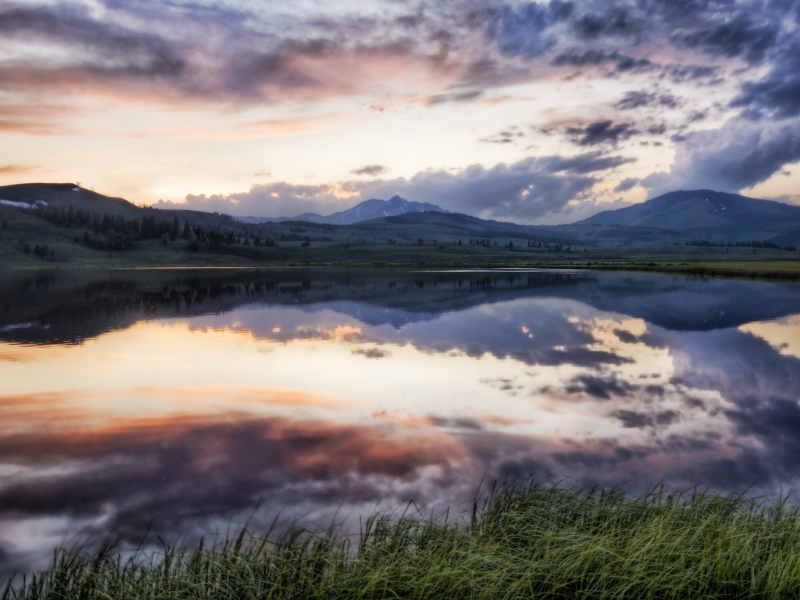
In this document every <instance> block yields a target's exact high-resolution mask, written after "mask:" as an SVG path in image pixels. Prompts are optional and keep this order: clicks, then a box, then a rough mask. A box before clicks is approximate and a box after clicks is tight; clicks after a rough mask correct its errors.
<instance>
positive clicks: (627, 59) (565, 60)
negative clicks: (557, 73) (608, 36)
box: [550, 48, 655, 71]
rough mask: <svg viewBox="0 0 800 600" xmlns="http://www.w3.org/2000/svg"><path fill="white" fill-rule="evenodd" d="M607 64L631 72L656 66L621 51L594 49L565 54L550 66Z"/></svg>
mask: <svg viewBox="0 0 800 600" xmlns="http://www.w3.org/2000/svg"><path fill="white" fill-rule="evenodd" d="M607 62H616V63H617V64H616V67H615V68H616V69H617V71H631V70H634V69H636V70H647V69H650V68H654V67H655V65H654V64H653V63H652V62H651V61H650V60H649V59H646V58H633V57H632V56H628V55H627V54H623V53H621V52H620V51H619V50H612V51H606V50H597V49H594V48H590V49H588V50H569V51H567V52H563V53H561V54H558V55H557V56H556V57H555V58H553V60H552V61H551V62H550V64H551V65H553V66H556V67H562V66H572V67H585V66H597V65H602V64H605V63H607Z"/></svg>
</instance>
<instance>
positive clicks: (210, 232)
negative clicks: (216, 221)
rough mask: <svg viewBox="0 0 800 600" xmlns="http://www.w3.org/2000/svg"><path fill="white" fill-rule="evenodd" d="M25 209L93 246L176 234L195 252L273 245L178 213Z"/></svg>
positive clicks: (128, 244) (127, 245) (127, 246)
mask: <svg viewBox="0 0 800 600" xmlns="http://www.w3.org/2000/svg"><path fill="white" fill-rule="evenodd" d="M26 212H28V213H29V214H32V215H35V216H37V217H41V218H42V219H44V220H46V221H48V222H50V223H52V224H53V225H55V226H56V227H61V228H65V229H83V230H84V233H83V236H76V237H75V241H76V242H77V243H83V244H85V245H86V246H87V247H89V248H92V249H93V250H123V251H124V250H133V249H134V248H135V247H136V242H137V241H139V240H157V239H160V240H162V241H163V242H164V243H167V242H169V241H172V242H174V241H175V240H177V239H178V238H181V239H183V240H186V241H188V242H189V249H190V250H192V251H194V252H198V251H200V249H208V250H219V249H221V248H222V247H224V246H232V245H245V246H251V245H252V246H255V247H257V248H258V247H265V248H267V247H274V246H275V245H276V244H275V240H272V239H264V240H262V239H261V237H260V236H258V235H257V236H256V237H255V239H254V240H253V242H252V244H251V242H250V237H251V236H250V235H249V234H248V233H247V232H243V236H244V237H241V235H242V234H239V235H237V233H236V232H234V231H230V230H226V231H219V230H218V229H205V228H203V227H201V226H199V225H192V224H191V223H190V222H189V220H188V219H187V220H185V221H184V222H183V225H181V222H180V220H179V219H178V217H177V216H175V217H173V218H172V219H171V220H170V219H164V218H160V217H159V216H158V215H156V214H146V215H144V216H142V218H141V219H125V218H124V217H122V216H120V215H113V214H109V213H95V212H89V211H84V210H81V209H78V210H75V209H74V208H73V207H72V206H70V207H69V208H67V209H63V208H54V207H47V206H39V207H38V208H36V209H35V211H33V210H27V211H26ZM292 235H293V236H296V237H298V238H299V240H301V241H307V240H308V236H306V237H302V238H301V237H300V236H298V235H297V234H296V233H295V234H292ZM29 251H30V250H29ZM48 256H50V255H49V254H48Z"/></svg>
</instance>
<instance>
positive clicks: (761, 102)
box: [732, 42, 800, 118]
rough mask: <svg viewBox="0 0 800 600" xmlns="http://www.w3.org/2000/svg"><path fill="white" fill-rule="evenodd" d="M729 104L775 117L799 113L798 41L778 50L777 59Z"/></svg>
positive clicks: (799, 71)
mask: <svg viewBox="0 0 800 600" xmlns="http://www.w3.org/2000/svg"><path fill="white" fill-rule="evenodd" d="M732 106H734V107H752V108H755V109H757V110H760V111H765V112H767V113H769V114H770V115H774V116H775V117H777V118H788V117H797V116H798V115H800V42H794V43H791V44H789V45H788V46H787V47H786V48H785V49H783V50H782V51H781V54H780V61H778V62H776V64H775V65H774V66H773V67H772V69H771V70H770V72H769V73H768V74H767V75H766V77H764V78H763V79H761V80H760V81H756V82H746V83H745V84H744V85H743V86H742V90H741V93H740V94H739V96H738V97H736V98H735V99H734V100H733V102H732Z"/></svg>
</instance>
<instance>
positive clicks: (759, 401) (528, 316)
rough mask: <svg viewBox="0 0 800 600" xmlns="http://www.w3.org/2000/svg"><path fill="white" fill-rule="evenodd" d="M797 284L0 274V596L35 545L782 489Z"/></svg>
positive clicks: (594, 275)
mask: <svg viewBox="0 0 800 600" xmlns="http://www.w3.org/2000/svg"><path fill="white" fill-rule="evenodd" d="M799 399H800V285H798V284H787V283H771V282H761V281H738V280H705V279H699V278H686V277H674V276H666V275H656V274H635V273H607V272H591V271H574V272H570V271H560V272H557V271H492V272H482V271H459V272H431V271H426V272H414V271H407V270H403V271H400V270H398V271H388V270H386V271H379V270H375V271H364V270H362V271H346V270H327V271H325V270H304V269H294V270H280V271H272V270H260V271H259V270H249V271H247V270H193V271H181V270H174V271H170V270H162V271H135V270H131V271H103V272H92V271H73V272H68V271H58V270H56V271H48V272H37V273H31V272H27V273H25V272H16V273H14V272H2V273H0V572H2V573H7V572H9V571H10V570H12V569H16V568H21V569H26V570H29V569H32V568H40V567H43V566H45V565H46V564H47V561H48V558H49V556H50V555H51V552H52V550H53V548H54V547H56V546H58V545H60V544H63V543H67V544H73V543H77V542H81V541H86V540H89V541H90V542H91V541H97V540H101V539H103V538H104V537H106V536H109V535H111V536H113V537H114V538H115V539H117V540H118V541H119V543H120V544H121V546H122V547H132V546H136V545H138V544H140V543H142V541H143V540H145V542H144V543H146V544H147V543H158V542H157V537H158V536H160V537H161V538H162V539H164V540H165V541H167V542H168V543H169V542H171V541H174V540H176V539H177V538H178V537H179V536H181V535H183V536H184V539H186V540H188V541H189V542H191V540H195V539H196V538H197V537H198V536H200V535H211V536H213V535H222V536H224V535H225V534H226V532H227V531H228V530H229V529H231V530H236V529H238V528H239V527H241V526H243V525H244V524H245V523H247V522H249V527H250V528H251V529H252V530H254V531H255V532H258V531H265V530H266V529H267V527H268V526H269V524H270V523H271V522H272V521H273V519H275V518H276V517H277V519H278V525H279V527H283V526H286V524H288V523H292V522H300V523H306V524H309V525H320V524H321V525H325V524H327V523H330V522H331V520H332V519H335V520H336V521H337V522H340V521H345V522H346V524H351V525H352V527H353V529H357V527H358V519H359V517H362V518H363V517H364V516H366V515H368V514H369V513H370V512H372V511H374V510H375V509H393V508H394V509H397V508H398V507H402V506H407V505H408V503H409V502H413V505H412V506H413V507H414V510H420V511H423V512H426V511H438V510H443V509H445V508H447V507H453V509H454V510H455V511H456V512H457V511H460V510H468V509H469V507H470V505H471V502H472V500H473V498H474V497H475V496H476V494H478V493H481V490H482V491H483V492H485V491H486V490H488V489H489V487H490V486H491V485H492V483H493V482H496V481H500V482H502V481H509V480H519V479H525V478H536V479H539V480H547V481H554V482H555V481H564V482H565V483H564V485H575V486H580V487H591V486H615V485H621V486H622V487H623V489H625V490H627V491H629V492H630V493H631V494H635V493H639V492H641V491H643V490H645V489H647V488H648V487H652V486H654V485H657V484H659V483H660V482H663V483H664V484H665V485H666V486H667V487H668V488H669V489H678V490H680V489H688V488H690V487H692V486H695V485H700V486H707V485H709V486H711V487H712V488H717V489H722V490H731V491H742V490H744V489H745V488H748V487H751V488H752V490H753V491H754V492H755V493H762V492H763V493H776V492H777V491H779V490H780V489H781V487H782V486H788V487H793V486H794V485H795V480H794V479H793V477H794V476H795V475H796V474H797V472H798V470H800V404H798V400H799Z"/></svg>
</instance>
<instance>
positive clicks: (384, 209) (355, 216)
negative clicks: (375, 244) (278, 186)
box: [236, 196, 449, 225]
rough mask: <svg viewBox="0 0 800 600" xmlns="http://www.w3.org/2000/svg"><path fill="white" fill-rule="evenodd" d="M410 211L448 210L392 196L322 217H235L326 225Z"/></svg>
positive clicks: (306, 214) (442, 211) (250, 220)
mask: <svg viewBox="0 0 800 600" xmlns="http://www.w3.org/2000/svg"><path fill="white" fill-rule="evenodd" d="M410 212H438V213H447V212H449V211H446V210H444V209H443V208H441V207H439V206H436V205H435V204H428V203H427V202H409V201H408V200H405V199H403V198H401V197H400V196H393V197H392V198H389V199H388V200H376V199H373V200H365V201H364V202H361V203H359V204H356V205H355V206H354V207H353V208H349V209H347V210H343V211H341V212H337V213H333V214H332V215H328V216H327V217H324V216H322V215H318V214H316V213H303V214H302V215H297V216H296V217H236V218H237V219H238V220H239V221H243V222H245V223H267V222H272V223H281V222H283V221H306V222H308V223H324V224H326V225H352V224H353V223H360V222H361V221H369V220H371V219H380V218H381V217H396V216H398V215H404V214H406V213H410Z"/></svg>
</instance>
